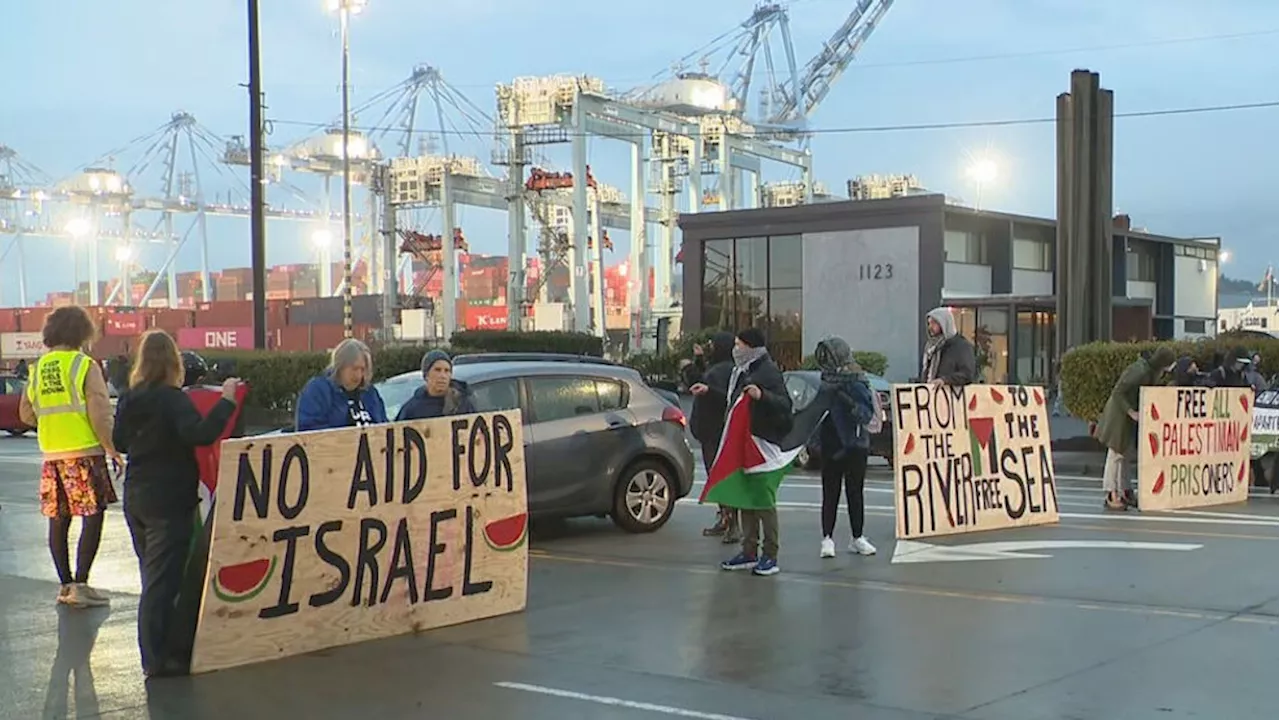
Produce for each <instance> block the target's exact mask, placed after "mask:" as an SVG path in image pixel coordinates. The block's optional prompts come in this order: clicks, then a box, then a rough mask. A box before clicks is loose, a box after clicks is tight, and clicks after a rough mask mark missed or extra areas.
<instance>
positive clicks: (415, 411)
mask: <svg viewBox="0 0 1280 720" xmlns="http://www.w3.org/2000/svg"><path fill="white" fill-rule="evenodd" d="M422 379H423V384H422V387H420V388H418V390H417V391H416V392H414V393H413V397H411V398H409V400H408V402H406V403H405V404H404V406H403V407H401V408H400V413H399V414H398V415H396V422H400V421H402V420H427V419H429V418H436V417H444V416H446V415H467V414H469V413H473V412H475V411H476V410H475V407H474V406H472V404H471V397H470V396H469V395H468V394H467V393H466V391H465V389H464V388H462V387H459V385H458V384H457V383H455V382H453V360H452V359H451V358H450V357H449V354H448V353H446V352H445V351H443V350H429V351H428V352H427V354H426V355H423V356H422Z"/></svg>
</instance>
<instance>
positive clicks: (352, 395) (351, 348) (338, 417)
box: [294, 338, 387, 432]
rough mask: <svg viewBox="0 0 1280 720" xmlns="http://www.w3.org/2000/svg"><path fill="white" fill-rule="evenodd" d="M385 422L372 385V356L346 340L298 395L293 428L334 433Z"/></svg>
mask: <svg viewBox="0 0 1280 720" xmlns="http://www.w3.org/2000/svg"><path fill="white" fill-rule="evenodd" d="M384 422H387V407H386V405H385V404H384V403H383V402H382V396H381V395H379V394H378V390H377V388H375V387H374V386H373V353H371V352H369V346H368V345H365V344H364V343H362V342H360V341H359V340H356V339H355V338H347V339H346V340H343V341H342V342H340V343H338V346H337V347H335V348H334V349H333V353H332V354H331V355H330V356H329V367H328V368H326V369H325V371H324V372H323V373H321V374H320V375H317V376H316V377H313V378H311V380H310V381H308V382H307V384H306V386H305V387H303V388H302V392H301V393H300V394H299V395H298V409H297V416H296V422H295V423H294V425H295V428H294V429H296V430H297V431H298V432H306V431H308V430H333V429H335V428H346V427H361V426H365V425H375V424H378V423H384Z"/></svg>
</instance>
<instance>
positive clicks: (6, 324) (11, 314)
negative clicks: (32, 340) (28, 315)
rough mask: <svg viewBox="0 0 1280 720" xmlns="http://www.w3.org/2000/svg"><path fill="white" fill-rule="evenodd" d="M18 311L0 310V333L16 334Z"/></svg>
mask: <svg viewBox="0 0 1280 720" xmlns="http://www.w3.org/2000/svg"><path fill="white" fill-rule="evenodd" d="M18 328H19V325H18V311H17V310H0V333H12V332H18Z"/></svg>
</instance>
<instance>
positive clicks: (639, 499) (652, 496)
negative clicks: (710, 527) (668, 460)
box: [611, 460, 676, 533]
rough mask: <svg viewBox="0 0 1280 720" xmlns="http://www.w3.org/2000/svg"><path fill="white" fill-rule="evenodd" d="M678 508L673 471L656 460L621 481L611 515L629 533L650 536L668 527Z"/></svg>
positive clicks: (637, 466) (640, 465)
mask: <svg viewBox="0 0 1280 720" xmlns="http://www.w3.org/2000/svg"><path fill="white" fill-rule="evenodd" d="M675 506H676V493H675V482H674V481H673V480H672V478H671V471H670V470H668V469H667V468H666V467H665V466H664V465H663V464H662V463H660V462H657V461H655V460H641V461H640V462H637V463H635V464H633V465H631V466H629V467H628V468H627V469H626V470H624V471H623V473H622V477H621V478H619V479H618V485H617V488H615V490H614V493H613V512H612V513H611V515H612V516H613V521H614V522H615V523H617V525H618V527H620V528H622V529H623V530H626V531H627V532H629V533H648V532H653V531H654V530H657V529H658V528H660V527H662V526H663V525H666V524H667V520H669V519H670V518H671V511H672V510H674V509H675Z"/></svg>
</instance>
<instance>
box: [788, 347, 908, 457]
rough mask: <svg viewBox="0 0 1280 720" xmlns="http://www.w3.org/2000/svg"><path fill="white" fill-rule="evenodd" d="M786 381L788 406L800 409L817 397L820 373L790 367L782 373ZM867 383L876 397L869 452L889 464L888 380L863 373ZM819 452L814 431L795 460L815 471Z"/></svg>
mask: <svg viewBox="0 0 1280 720" xmlns="http://www.w3.org/2000/svg"><path fill="white" fill-rule="evenodd" d="M782 376H783V378H784V379H785V380H786V383H787V391H788V392H789V393H791V409H792V411H794V412H800V411H801V410H804V409H805V408H806V407H809V404H810V403H812V402H813V401H814V399H815V398H817V397H818V388H819V387H820V386H821V385H822V373H820V372H818V371H817V370H792V371H789V372H785V373H783V374H782ZM867 382H868V384H869V385H871V389H872V390H873V391H874V392H875V393H876V394H877V395H879V396H880V419H881V421H882V422H881V428H880V432H878V433H876V434H875V435H872V436H871V455H873V456H877V457H882V458H884V459H885V460H887V461H889V465H890V467H892V466H893V424H892V423H891V422H890V421H889V420H890V418H889V408H890V407H891V405H890V400H889V389H890V385H889V381H888V380H885V379H884V378H882V377H880V376H879V375H873V374H871V373H867ZM821 457H822V452H821V449H820V448H819V446H818V434H817V433H814V436H813V438H812V439H810V440H809V444H808V445H806V446H805V448H804V449H803V450H801V451H800V456H799V457H798V458H797V459H796V462H797V463H798V464H799V465H800V466H801V467H803V468H805V469H806V470H817V469H818V468H819V467H820V466H821V465H822V460H821Z"/></svg>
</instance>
